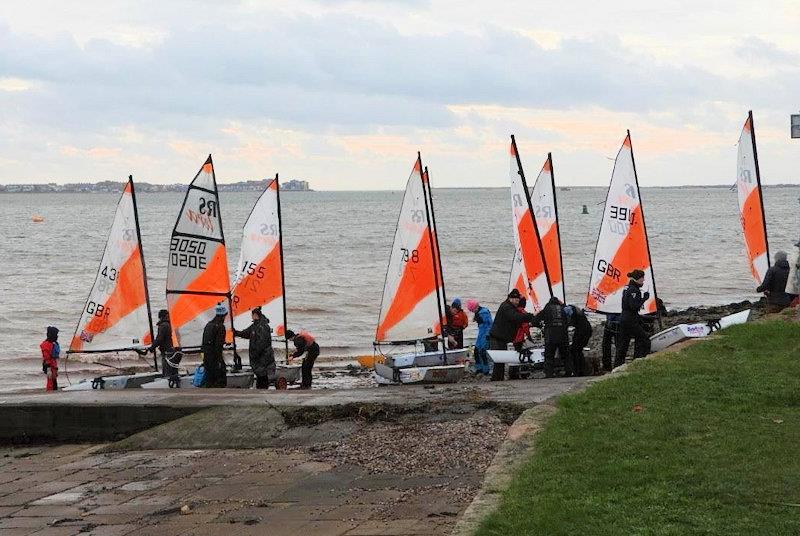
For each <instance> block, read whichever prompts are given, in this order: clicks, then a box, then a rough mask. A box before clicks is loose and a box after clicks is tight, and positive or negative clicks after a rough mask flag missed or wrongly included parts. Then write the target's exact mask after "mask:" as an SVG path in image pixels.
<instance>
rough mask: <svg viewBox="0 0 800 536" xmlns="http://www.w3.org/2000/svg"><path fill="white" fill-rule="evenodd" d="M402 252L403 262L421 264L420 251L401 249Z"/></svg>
mask: <svg viewBox="0 0 800 536" xmlns="http://www.w3.org/2000/svg"><path fill="white" fill-rule="evenodd" d="M400 251H402V252H403V257H402V260H403V262H409V261H411V262H419V251H417V250H416V249H411V250H409V249H408V248H400Z"/></svg>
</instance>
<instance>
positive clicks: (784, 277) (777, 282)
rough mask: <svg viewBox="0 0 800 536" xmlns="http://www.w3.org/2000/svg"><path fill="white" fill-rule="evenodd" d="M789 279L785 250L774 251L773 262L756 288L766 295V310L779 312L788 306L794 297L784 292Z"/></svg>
mask: <svg viewBox="0 0 800 536" xmlns="http://www.w3.org/2000/svg"><path fill="white" fill-rule="evenodd" d="M788 280H789V261H788V260H787V258H786V252H785V251H778V252H776V253H775V264H773V265H772V266H770V267H769V270H767V273H766V275H765V276H764V281H762V282H761V284H760V285H759V286H758V288H757V289H756V292H763V293H764V295H765V296H766V297H767V312H768V313H779V312H780V311H782V310H784V309H785V308H786V307H788V306H789V304H790V303H792V301H793V300H794V298H795V297H796V296H795V295H794V294H789V293H787V292H786V282H787V281H788Z"/></svg>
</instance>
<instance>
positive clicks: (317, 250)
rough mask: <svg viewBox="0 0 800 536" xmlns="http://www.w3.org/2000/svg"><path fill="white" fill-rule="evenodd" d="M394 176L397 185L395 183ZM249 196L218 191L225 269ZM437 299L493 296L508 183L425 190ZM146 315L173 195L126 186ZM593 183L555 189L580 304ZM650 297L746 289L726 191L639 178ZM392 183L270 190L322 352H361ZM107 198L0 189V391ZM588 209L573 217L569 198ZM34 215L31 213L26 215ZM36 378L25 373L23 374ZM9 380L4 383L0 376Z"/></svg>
mask: <svg viewBox="0 0 800 536" xmlns="http://www.w3.org/2000/svg"><path fill="white" fill-rule="evenodd" d="M398 182H400V181H398ZM257 196H258V194H257V193H256V192H248V193H228V194H222V195H221V203H222V215H223V220H224V226H225V231H226V233H227V235H226V239H227V242H228V247H229V248H230V249H229V255H228V258H229V260H230V262H231V271H232V273H233V263H235V262H236V261H237V259H238V256H239V253H238V250H239V242H240V236H239V233H240V230H241V227H242V224H243V223H244V220H245V218H246V217H247V215H248V213H249V212H250V209H251V207H252V204H253V203H254V202H255V199H256V197H257ZM434 196H435V206H436V216H437V225H438V229H439V234H440V241H441V249H442V254H443V263H444V273H445V278H446V285H447V294H448V297H449V298H452V297H455V296H460V297H462V298H464V297H475V298H477V299H478V300H480V301H481V302H482V303H485V304H487V305H489V306H490V307H491V308H495V307H496V306H497V305H498V304H499V303H500V302H501V301H502V299H503V297H504V295H505V291H506V287H507V284H508V270H509V268H510V265H511V258H512V254H513V251H512V250H513V243H512V241H513V236H512V228H511V215H510V210H509V199H508V190H506V189H481V190H434ZM798 196H800V187H791V188H766V189H765V195H764V197H765V205H766V211H767V217H768V230H769V236H770V248H771V250H772V251H775V250H777V249H779V248H784V249H788V248H790V246H791V244H792V243H793V242H794V241H795V240H797V238H798V231H800V227H799V226H798V215H799V214H800V211H799V210H798V208H799V207H798V201H797V199H798ZM137 197H138V202H139V211H140V220H141V226H142V237H143V242H144V252H145V260H146V263H147V271H148V276H149V278H150V295H151V297H152V300H153V304H152V305H153V311H157V310H158V309H160V308H162V307H164V303H165V299H164V284H165V276H166V262H167V250H168V245H169V236H170V231H171V229H172V225H173V224H174V218H175V217H176V215H177V211H178V209H179V207H180V203H181V201H182V194H139V195H138V196H137ZM604 198H605V189H604V188H572V189H571V190H569V191H559V192H558V201H559V215H560V217H561V230H562V245H563V248H564V252H563V257H564V264H565V281H566V288H567V298H568V301H572V302H574V303H583V300H584V296H585V292H586V288H587V285H588V281H589V270H590V265H591V262H592V257H593V253H594V245H595V241H596V239H597V230H598V225H599V222H600V218H601V216H602V206H601V205H599V204H600V203H602V202H603V200H604ZM642 198H643V202H644V207H645V215H646V218H647V224H648V232H649V235H650V241H651V252H652V256H653V263H654V269H655V276H656V284H657V287H658V290H659V295H660V296H661V297H662V299H664V301H665V302H666V304H667V306H668V307H670V308H672V307H676V308H680V307H686V306H690V305H715V304H722V303H728V302H731V301H738V300H742V299H749V298H754V297H756V294H755V292H754V287H755V285H754V284H753V282H752V280H751V278H750V275H749V272H748V269H747V265H746V261H745V257H744V253H743V247H742V238H741V228H740V225H739V221H738V209H737V205H736V203H737V200H736V193H735V192H731V191H729V190H728V189H726V188H683V189H661V188H644V189H642ZM401 199H402V192H284V193H283V194H282V196H281V201H282V208H283V218H284V235H285V236H284V248H285V251H286V259H285V264H286V277H287V281H286V287H287V302H288V315H289V319H288V321H289V325H290V326H294V327H302V328H305V329H308V330H309V331H311V332H312V333H314V334H315V335H316V336H317V338H318V340H319V342H320V343H321V345H322V347H323V353H324V354H327V355H337V356H346V355H357V354H362V353H370V351H371V341H372V339H373V335H374V330H375V322H376V320H377V315H378V308H379V305H380V298H381V292H382V285H383V280H384V275H385V270H386V263H387V260H388V255H389V249H390V247H391V241H392V237H393V233H394V227H395V224H396V222H397V211H398V210H399V207H400V203H401ZM117 200H118V197H117V196H116V195H105V194H82V195H81V194H38V195H25V194H5V195H0V276H1V277H0V289H2V299H1V300H0V390H2V389H4V388H7V387H8V386H9V385H11V384H12V383H13V384H14V385H17V386H18V385H19V384H20V383H22V384H32V385H36V386H39V385H40V384H41V383H43V381H42V378H41V373H40V370H41V369H39V368H38V367H39V354H38V344H39V342H40V341H41V340H42V338H43V334H44V328H45V326H47V325H56V326H58V327H60V328H61V330H62V340H63V341H68V340H69V338H70V337H71V335H72V332H73V330H74V328H75V324H76V323H77V321H78V316H79V315H80V311H81V310H82V308H83V305H84V300H85V299H86V294H87V293H88V290H89V287H90V285H91V284H92V282H93V280H94V277H95V272H96V270H97V263H98V262H99V259H100V256H101V254H102V249H103V247H104V244H105V240H106V233H107V231H108V227H109V225H110V223H111V220H112V217H113V214H114V210H115V207H116V203H117ZM584 204H585V205H587V206H588V207H589V215H581V207H582V205H584ZM34 214H40V215H42V216H44V218H45V221H44V223H39V224H37V223H33V222H32V221H31V216H32V215H34ZM37 374H38V375H37ZM12 377H13V378H14V381H12V380H11V378H12Z"/></svg>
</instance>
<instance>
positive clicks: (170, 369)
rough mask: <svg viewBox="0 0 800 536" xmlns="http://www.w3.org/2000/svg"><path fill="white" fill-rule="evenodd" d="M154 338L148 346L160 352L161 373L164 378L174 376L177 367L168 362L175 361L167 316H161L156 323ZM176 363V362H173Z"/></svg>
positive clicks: (170, 326)
mask: <svg viewBox="0 0 800 536" xmlns="http://www.w3.org/2000/svg"><path fill="white" fill-rule="evenodd" d="M156 327H157V328H158V329H157V331H156V338H155V340H154V341H153V344H152V345H151V346H150V348H151V350H153V352H155V350H156V348H157V349H158V350H159V352H161V375H162V376H163V377H164V378H174V377H175V376H177V375H178V369H177V368H176V367H174V366H172V365H170V362H173V363H175V361H174V357H175V347H174V346H173V345H172V324H171V323H170V321H169V319H168V318H163V319H161V320H159V321H158V323H157V324H156ZM175 364H177V363H175Z"/></svg>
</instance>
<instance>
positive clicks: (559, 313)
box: [533, 298, 575, 378]
mask: <svg viewBox="0 0 800 536" xmlns="http://www.w3.org/2000/svg"><path fill="white" fill-rule="evenodd" d="M533 324H534V325H535V326H537V327H541V326H542V324H544V328H543V331H544V373H545V375H546V376H547V377H548V378H551V377H553V376H554V375H555V357H556V352H558V355H559V357H561V359H562V360H563V361H564V369H565V372H566V375H567V376H572V375H573V373H574V372H575V371H574V369H575V367H574V366H573V364H572V358H571V356H570V353H569V334H568V333H567V315H566V314H565V313H564V306H563V305H562V304H561V302H559V301H558V298H552V299H551V301H549V302H548V303H547V305H545V306H544V309H542V310H541V311H539V313H538V314H537V315H536V316H535V317H534V319H533Z"/></svg>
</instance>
